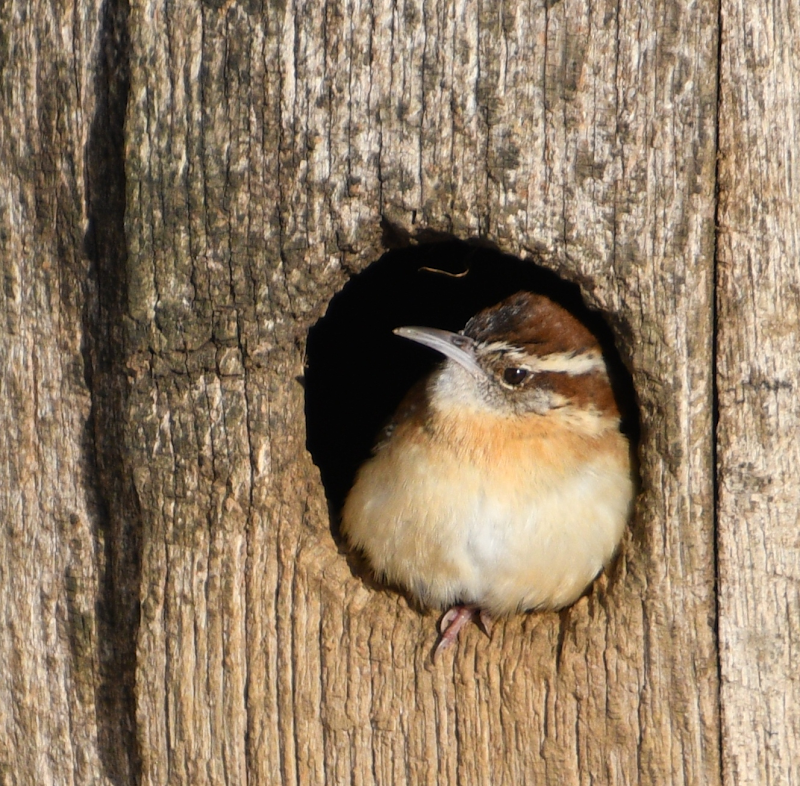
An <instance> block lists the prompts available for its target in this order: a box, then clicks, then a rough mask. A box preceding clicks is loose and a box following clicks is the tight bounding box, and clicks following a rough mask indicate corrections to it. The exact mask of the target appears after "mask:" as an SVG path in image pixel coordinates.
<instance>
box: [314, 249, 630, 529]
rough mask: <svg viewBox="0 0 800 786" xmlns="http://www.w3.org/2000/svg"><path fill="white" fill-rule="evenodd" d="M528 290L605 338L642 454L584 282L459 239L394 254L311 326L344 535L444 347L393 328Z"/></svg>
mask: <svg viewBox="0 0 800 786" xmlns="http://www.w3.org/2000/svg"><path fill="white" fill-rule="evenodd" d="M520 290H527V291H530V292H536V293H539V294H543V295H546V296H548V297H549V298H551V299H552V300H554V301H555V302H557V303H559V304H560V305H561V306H562V307H564V308H566V309H567V310H568V311H569V312H570V313H572V314H573V315H574V316H575V317H576V318H578V319H579V320H580V321H581V322H583V324H585V325H586V326H587V327H588V328H589V329H590V330H591V331H592V333H593V334H594V335H595V336H596V337H597V339H598V340H599V341H600V344H601V346H602V347H603V351H604V354H605V356H606V360H607V363H608V365H609V368H610V370H611V374H612V380H613V383H614V388H615V395H616V398H617V402H618V405H619V407H620V411H621V412H622V413H623V426H622V429H623V431H624V432H625V433H626V435H627V436H628V438H629V439H630V440H631V444H632V449H633V451H634V454H635V449H636V444H637V442H638V437H639V419H638V410H637V407H636V402H635V396H634V391H633V383H632V380H631V376H630V373H629V372H628V370H627V369H626V367H625V365H624V364H623V362H622V360H621V359H620V355H619V353H618V351H617V349H616V346H615V344H614V336H613V333H612V331H611V328H610V327H609V325H608V323H607V321H606V320H605V319H604V318H603V316H602V315H601V314H600V313H598V312H596V311H592V310H590V309H589V308H588V307H587V306H586V304H585V302H584V300H583V298H582V296H581V292H580V289H579V287H578V286H577V285H576V284H573V283H570V282H568V281H566V280H564V279H563V278H561V277H559V276H558V275H557V274H555V273H554V272H552V271H551V270H548V269H547V268H545V267H543V266H542V265H540V264H537V263H536V262H533V261H531V260H521V259H519V258H517V257H514V256H510V255H507V254H502V253H500V252H499V251H497V250H494V249H490V248H485V247H481V246H475V245H471V244H469V243H464V242H460V241H452V242H443V243H430V244H424V245H419V246H413V247H409V248H404V249H400V250H393V251H389V252H387V253H386V254H384V255H383V256H382V257H381V258H380V259H379V260H378V261H377V262H374V263H373V264H372V265H370V266H369V267H368V268H366V269H365V270H364V271H363V272H361V273H359V274H357V275H355V276H353V277H352V278H351V279H350V280H349V281H348V282H347V284H346V285H345V286H344V287H343V288H342V290H341V291H340V292H339V293H337V294H336V295H335V296H334V297H333V299H332V300H331V302H330V305H329V306H328V309H327V311H326V313H325V315H324V316H323V317H322V318H321V319H320V320H319V321H318V322H317V323H316V325H314V327H312V328H311V330H310V331H309V335H308V344H307V354H306V358H307V361H306V363H307V365H306V371H305V390H306V421H307V422H306V425H307V435H308V438H307V447H308V450H309V452H310V453H311V456H312V458H313V460H314V462H315V464H316V465H317V467H318V468H319V470H320V475H321V478H322V483H323V485H324V488H325V492H326V495H327V499H328V503H329V505H330V511H331V522H332V523H331V531H332V533H333V535H334V537H335V538H337V540H338V534H339V533H338V520H339V512H340V511H341V508H342V505H343V504H344V500H345V498H346V496H347V492H348V491H349V489H350V486H351V485H352V483H353V479H354V477H355V474H356V471H357V470H358V467H359V466H360V465H361V463H362V462H363V461H364V460H365V459H366V458H367V457H368V456H369V455H370V451H371V449H372V446H373V444H374V441H375V437H376V435H377V434H378V432H379V431H380V429H381V428H382V427H383V425H384V424H385V423H386V422H387V421H388V419H389V418H390V417H391V415H392V413H393V412H394V410H395V409H396V407H397V406H398V404H399V403H400V401H401V400H402V398H403V396H404V395H405V394H406V392H407V391H408V389H409V388H410V387H411V386H412V384H413V383H414V382H416V381H417V380H418V379H420V378H421V377H422V376H424V375H425V374H426V373H428V372H429V371H430V370H431V369H432V368H433V367H434V366H435V365H436V363H438V362H439V361H440V360H441V356H440V355H438V353H436V352H434V351H432V350H428V349H426V348H425V347H421V346H420V345H418V344H414V343H412V342H410V341H406V340H404V339H402V338H399V337H398V336H395V335H394V334H393V333H392V330H393V329H394V328H396V327H399V326H402V325H421V326H426V327H437V328H441V329H444V330H452V331H458V330H461V329H462V328H463V327H464V325H465V324H466V322H467V320H469V318H470V317H471V316H473V315H474V314H475V313H477V312H478V311H480V310H481V309H484V308H487V307H489V306H493V305H495V304H496V303H498V302H500V301H501V300H503V299H505V298H506V297H509V296H510V295H513V294H514V293H515V292H519V291H520Z"/></svg>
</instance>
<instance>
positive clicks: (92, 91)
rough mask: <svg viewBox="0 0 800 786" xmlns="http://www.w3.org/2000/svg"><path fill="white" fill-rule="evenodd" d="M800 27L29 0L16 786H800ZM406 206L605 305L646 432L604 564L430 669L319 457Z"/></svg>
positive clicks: (418, 223)
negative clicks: (339, 516)
mask: <svg viewBox="0 0 800 786" xmlns="http://www.w3.org/2000/svg"><path fill="white" fill-rule="evenodd" d="M798 10H800V9H799V8H798V6H797V4H796V3H794V4H793V3H787V4H783V5H778V6H770V7H767V6H764V5H755V6H754V5H751V6H748V7H745V6H744V5H741V4H740V5H735V4H734V3H733V2H723V4H722V6H721V7H719V6H718V5H717V4H712V3H708V2H700V3H697V4H694V5H691V6H686V7H684V6H682V5H681V4H677V3H672V2H667V1H666V0H658V1H657V2H656V3H654V4H650V5H646V6H642V5H641V4H633V3H628V2H626V1H625V0H621V1H620V2H616V3H615V2H601V3H600V4H599V5H588V4H586V3H582V2H573V0H562V2H555V3H536V4H533V3H531V4H526V3H523V2H519V3H515V2H506V3H486V2H484V3H477V2H475V3H470V2H463V3H445V2H436V1H435V0H430V1H429V2H423V1H422V0H419V1H418V2H416V1H414V0H409V1H408V2H406V1H405V0H401V1H400V2H388V0H385V1H384V0H377V1H376V2H373V3H369V4H367V3H364V4H361V3H358V2H328V3H326V4H320V3H314V2H294V3H290V2H274V3H271V4H268V5H261V4H257V3H251V2H246V1H243V2H231V0H228V2H225V3H213V2H208V3H205V4H203V3H196V2H195V3H189V2H185V0H176V2H171V3H163V2H158V1H157V2H153V3H149V4H143V3H138V2H133V3H131V4H130V5H128V4H127V3H126V2H124V1H123V0H107V2H106V3H105V4H102V5H101V4H99V3H90V2H86V3H82V4H77V5H75V4H68V3H59V2H55V3H49V4H42V3H37V2H34V3H32V4H23V3H21V2H18V0H11V1H10V2H8V3H6V4H5V5H3V6H2V7H0V30H2V31H3V32H2V35H0V87H2V96H3V100H2V103H0V262H1V263H2V270H3V287H2V288H0V315H2V318H1V319H0V330H2V340H0V401H1V402H2V404H0V456H2V460H1V461H0V518H1V520H2V522H3V527H2V530H1V531H0V532H1V533H2V534H0V661H2V662H3V663H4V664H6V666H5V670H4V671H5V673H6V678H5V679H4V680H2V681H0V782H2V783H9V784H12V783H13V784H39V783H59V784H60V783H80V784H84V783H108V784H128V783H142V784H184V783H185V784H205V783H208V784H223V783H224V784H239V783H245V782H247V783H251V784H254V783H255V784H262V783H263V784H268V783H281V784H307V783H315V784H316V783H319V784H322V783H330V784H339V783H353V784H369V783H381V784H390V783H391V784H412V783H413V784H456V783H466V784H478V783H492V784H533V783H536V784H542V783H551V784H589V783H613V784H663V783H674V784H718V783H719V784H730V785H731V786H732V785H733V784H743V783H754V784H790V783H797V782H798V775H797V767H798V765H797V761H796V759H797V748H798V744H799V742H800V719H799V718H800V711H798V709H797V708H798V706H800V695H799V694H800V685H799V684H798V677H797V676H796V669H795V668H793V666H794V663H793V655H794V651H795V650H796V648H797V642H798V636H800V633H798V629H799V627H800V620H799V617H800V611H799V609H800V602H799V601H800V598H799V596H798V591H797V587H798V576H800V543H799V542H798V535H797V531H798V514H797V512H796V510H797V499H798V482H797V480H796V478H795V477H794V475H795V474H796V473H795V472H794V469H795V467H796V465H797V460H796V459H797V453H798V447H797V444H798V443H797V437H796V432H797V428H798V422H799V421H800V411H799V410H798V405H797V404H796V402H795V399H796V396H795V395H794V391H795V389H796V385H797V384H799V383H800V381H799V380H798V373H799V372H798V362H797V357H798V352H797V350H798V346H797V344H798V327H800V326H799V325H798V321H800V320H799V318H798V302H800V301H798V283H799V282H798V263H797V240H796V237H795V235H796V231H797V230H796V228H795V224H796V223H797V222H796V221H795V220H794V219H795V213H796V211H797V210H798V208H797V207H796V205H797V204H800V201H799V200H798V194H797V193H796V191H797V188H798V186H797V183H799V182H800V170H798V163H797V160H798V159H797V156H796V155H795V154H794V148H795V146H796V135H797V131H796V129H797V128H798V127H800V99H798V97H797V96H798V89H797V88H798V84H797V83H798V71H799V69H800V53H799V52H800V49H798V47H797V46H795V45H794V43H795V41H796V40H798V31H797V29H796V17H797V14H798ZM387 221H388V222H390V223H391V224H392V225H393V226H394V233H395V235H405V236H407V237H408V238H409V242H410V243H411V245H412V246H413V245H414V244H415V243H417V242H418V241H419V238H420V237H424V235H421V234H420V233H422V232H425V231H431V230H432V231H434V232H437V233H446V234H448V235H449V236H453V237H456V238H461V239H465V240H466V239H474V238H482V239H485V240H488V241H491V242H492V243H494V244H495V245H496V246H497V247H498V248H500V249H501V250H502V251H504V252H508V253H510V254H514V255H517V256H518V257H520V258H522V259H531V260H535V261H541V260H544V262H545V264H546V265H547V266H548V267H550V268H551V269H553V270H555V271H556V272H558V273H559V274H560V275H562V276H563V277H564V278H566V279H567V280H570V281H574V282H577V283H579V284H580V286H581V288H582V291H583V293H584V296H585V297H586V299H587V302H588V303H589V304H590V305H591V306H592V307H594V308H597V309H599V310H601V311H602V312H603V313H604V314H605V315H606V316H607V318H608V320H609V322H610V324H611V325H612V326H613V328H614V329H615V330H616V332H617V338H618V345H619V349H620V352H621V355H622V357H623V359H624V360H625V362H626V364H627V365H628V367H629V368H630V370H631V373H632V376H633V382H634V385H635V388H636V392H637V396H638V400H639V406H640V409H641V425H642V438H641V442H640V447H639V457H640V461H641V470H640V472H641V486H642V491H641V494H640V496H639V498H638V501H637V505H636V511H635V516H634V518H633V520H632V522H631V526H630V528H629V531H628V532H627V534H626V536H625V539H624V541H623V544H622V548H621V553H620V555H619V557H618V559H617V560H616V562H615V563H614V565H613V567H612V569H611V570H610V571H608V573H607V574H606V575H604V576H603V577H601V578H600V579H599V580H598V581H597V583H596V585H595V587H594V588H593V590H592V592H591V593H589V594H588V595H587V596H586V597H584V598H582V599H581V600H580V601H579V602H578V603H577V604H575V606H573V607H572V608H571V609H569V610H567V611H564V612H562V613H560V614H552V613H547V614H534V615H526V616H520V617H517V618H514V619H511V620H509V621H507V622H501V623H499V624H498V625H497V627H496V629H495V632H494V635H493V637H492V640H491V641H489V640H488V639H487V638H485V637H484V636H482V634H481V633H480V632H479V631H478V630H477V629H469V630H467V631H466V635H465V636H464V637H463V640H462V641H461V642H460V643H459V645H458V648H457V650H455V651H454V654H453V655H449V656H448V657H446V658H443V659H442V661H440V662H438V663H437V664H435V665H434V664H432V663H431V660H430V650H431V647H432V646H433V644H434V642H435V622H436V617H435V616H434V615H433V614H423V613H420V612H419V611H418V610H416V609H414V608H411V607H410V606H409V604H408V602H407V601H406V600H405V599H404V598H402V597H401V596H399V595H397V594H394V593H391V592H383V591H378V590H376V589H375V588H373V587H372V586H370V585H369V584H367V583H365V582H364V581H362V580H361V579H359V578H358V577H356V576H354V575H353V573H352V571H351V569H350V567H349V566H348V563H347V561H346V559H345V556H344V555H343V554H342V553H341V551H340V549H339V548H338V547H337V545H336V543H335V542H334V539H333V537H332V535H331V531H330V523H331V521H330V513H329V510H328V503H327V501H326V497H325V491H324V489H323V486H322V483H321V481H320V474H319V470H318V469H317V467H316V466H315V465H314V463H313V461H312V458H311V455H310V454H309V451H308V450H307V448H306V425H305V416H304V390H303V386H302V384H301V380H302V376H303V374H304V360H305V346H306V338H307V334H308V331H309V329H310V328H311V327H312V326H313V325H314V324H315V323H316V322H317V320H318V319H319V318H320V317H321V316H322V315H323V314H324V313H325V310H326V308H327V305H328V303H329V302H330V300H331V298H332V297H333V296H334V295H335V294H336V293H337V292H339V291H340V290H341V289H342V287H343V286H344V285H345V284H346V283H347V281H348V280H349V279H350V277H351V276H352V275H353V274H354V273H357V272H359V271H362V270H364V269H365V268H367V266H369V264H370V263H372V262H374V261H375V260H377V259H378V258H379V257H380V256H381V255H382V253H383V252H384V251H385V248H384V242H385V239H384V238H385V235H384V233H383V229H382V222H387Z"/></svg>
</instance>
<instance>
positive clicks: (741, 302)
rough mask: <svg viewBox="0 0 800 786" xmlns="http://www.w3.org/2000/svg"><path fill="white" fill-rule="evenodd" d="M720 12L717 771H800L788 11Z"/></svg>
mask: <svg viewBox="0 0 800 786" xmlns="http://www.w3.org/2000/svg"><path fill="white" fill-rule="evenodd" d="M724 8H725V15H724V17H723V31H724V37H723V49H722V68H721V84H722V90H721V96H720V98H721V114H720V131H719V135H720V164H719V170H720V175H719V192H720V203H719V218H718V221H719V225H720V226H719V230H720V231H719V243H718V259H719V275H718V294H717V297H718V302H719V318H718V323H719V341H718V346H719V349H718V358H719V362H718V383H717V384H718V386H719V413H720V415H719V425H718V428H717V432H718V435H719V448H718V470H719V472H718V483H719V514H718V515H719V575H720V581H719V587H720V593H719V595H720V598H719V609H720V625H719V629H720V630H719V636H720V644H719V648H720V674H721V706H722V740H723V746H724V747H723V750H724V752H725V757H724V764H725V775H726V781H727V782H728V783H737V784H739V783H742V784H778V783H780V784H797V783H800V669H798V657H797V647H798V637H800V472H798V466H800V440H799V439H798V435H799V434H800V431H799V430H798V429H799V427H800V399H799V398H798V391H800V361H799V360H798V358H800V161H799V160H798V155H797V151H798V144H799V142H798V140H800V54H798V46H797V42H798V41H800V22H799V21H798V6H797V4H796V3H776V4H773V5H763V6H761V5H756V6H753V5H750V4H748V3H730V4H728V5H726V6H724Z"/></svg>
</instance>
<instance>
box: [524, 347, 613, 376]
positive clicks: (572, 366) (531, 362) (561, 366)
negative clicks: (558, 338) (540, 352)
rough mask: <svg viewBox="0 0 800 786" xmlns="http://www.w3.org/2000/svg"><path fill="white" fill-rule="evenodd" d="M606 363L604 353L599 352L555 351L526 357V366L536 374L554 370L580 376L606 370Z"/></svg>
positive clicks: (558, 372)
mask: <svg viewBox="0 0 800 786" xmlns="http://www.w3.org/2000/svg"><path fill="white" fill-rule="evenodd" d="M605 367H606V364H605V362H604V361H603V357H602V355H600V354H599V353H597V352H584V353H583V354H580V355H575V354H573V353H571V352H554V353H553V354H552V355H545V356H544V357H540V358H533V357H530V356H528V357H526V358H525V368H527V369H528V370H529V371H532V372H533V373H534V374H536V373H539V372H543V371H552V372H554V373H557V374H569V375H570V376H573V377H574V376H579V375H580V374H588V373H590V372H592V371H601V370H605Z"/></svg>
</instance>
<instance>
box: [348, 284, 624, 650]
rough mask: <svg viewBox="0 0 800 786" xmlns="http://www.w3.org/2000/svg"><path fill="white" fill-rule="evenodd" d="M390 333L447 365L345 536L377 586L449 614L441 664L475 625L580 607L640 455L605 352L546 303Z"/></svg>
mask: <svg viewBox="0 0 800 786" xmlns="http://www.w3.org/2000/svg"><path fill="white" fill-rule="evenodd" d="M394 332H395V333H396V334H397V335H399V336H401V337H404V338H406V339H410V340H411V341H414V342H417V343H419V344H422V345H424V346H426V347H430V348H432V349H434V350H436V351H438V352H439V353H441V355H443V356H444V359H443V361H442V362H441V363H440V364H439V365H438V366H437V367H436V368H434V370H433V371H432V372H431V373H430V374H429V375H428V376H427V377H425V378H423V379H422V380H420V381H419V382H418V383H417V384H415V385H414V386H413V387H412V388H411V390H410V391H409V392H408V394H407V395H406V396H405V398H404V399H403V400H402V402H401V404H400V406H399V407H398V409H397V411H396V412H395V414H394V416H393V417H392V418H391V420H390V421H389V423H388V424H387V425H386V427H385V428H384V429H383V431H382V433H381V434H380V436H379V438H378V440H377V442H376V445H375V447H374V449H373V451H372V455H371V457H370V458H369V459H368V460H367V461H366V462H365V463H364V464H362V465H361V467H360V468H359V470H358V471H357V473H356V477H355V480H354V483H353V485H352V488H351V489H350V492H349V493H348V495H347V498H346V500H345V503H344V506H343V509H342V515H341V532H342V534H343V535H344V537H345V539H346V540H347V541H348V543H349V544H350V546H351V547H353V548H354V549H356V550H358V551H360V552H362V553H363V555H364V556H365V557H366V561H367V563H368V564H369V566H370V568H371V569H372V571H373V572H374V573H375V574H376V576H377V577H378V578H379V579H380V580H382V581H384V582H386V583H388V584H391V585H394V586H398V587H400V588H402V589H403V590H405V591H406V592H407V593H409V594H410V595H411V596H412V597H413V598H414V599H415V600H416V601H418V602H419V603H420V604H421V605H422V606H423V607H429V608H432V609H438V610H440V611H445V613H444V615H443V617H442V618H441V620H440V623H439V631H440V633H439V635H440V637H439V641H438V644H437V645H436V647H435V648H434V660H436V657H437V656H438V655H439V654H440V653H441V652H442V651H443V650H445V649H446V648H448V647H449V646H451V645H452V643H453V642H454V641H456V639H457V637H458V634H459V632H460V631H461V630H462V628H463V627H464V626H465V625H466V624H467V623H468V622H469V621H470V620H471V619H473V618H476V617H477V620H476V621H478V622H480V623H481V624H482V626H483V627H484V630H485V631H486V632H487V633H489V634H490V631H491V625H492V624H493V622H494V620H496V619H498V618H503V617H508V616H510V615H513V614H517V613H522V612H526V611H531V610H556V609H560V608H564V607H566V606H569V605H571V604H573V603H574V602H575V601H576V600H577V599H578V598H579V597H580V596H581V595H582V594H583V593H584V591H585V590H586V588H587V587H588V586H589V585H590V584H591V583H592V582H593V581H594V579H595V578H596V577H597V576H598V574H599V573H600V572H602V571H603V569H604V568H605V567H606V566H607V565H608V564H609V562H610V561H611V559H612V557H613V556H614V554H615V552H616V550H617V548H618V545H619V542H620V540H621V538H622V535H623V532H624V529H625V526H626V523H627V521H628V519H629V516H630V512H631V507H632V503H633V497H634V478H633V469H632V464H631V450H630V445H629V440H628V438H627V437H626V435H625V434H624V433H623V431H622V430H621V416H620V409H619V406H618V404H617V401H616V399H615V395H614V392H613V389H612V383H611V376H610V372H609V367H608V365H607V362H606V359H605V357H604V353H603V351H602V349H601V346H600V344H599V342H598V340H597V339H596V337H595V336H594V335H593V333H592V332H591V331H590V330H589V329H588V328H587V327H586V326H585V325H584V324H583V323H581V322H580V321H579V320H578V319H577V318H576V317H575V316H573V315H572V314H571V313H569V312H568V311H567V310H566V309H565V308H563V307H562V306H561V305H559V304H558V303H556V302H555V301H554V300H552V299H550V298H549V297H547V296H545V295H542V294H536V293H532V292H527V291H523V292H517V293H516V294H514V295H512V296H511V297H508V298H506V299H505V300H503V301H502V302H500V303H498V304H496V305H494V306H491V307H489V308H487V309H484V310H482V311H480V312H479V313H477V314H476V315H475V316H473V317H472V318H471V319H470V320H469V321H468V322H467V324H466V326H465V327H464V329H463V330H461V331H460V332H457V333H455V332H449V331H445V330H440V329H437V328H431V327H411V326H409V327H399V328H397V329H395V330H394Z"/></svg>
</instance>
